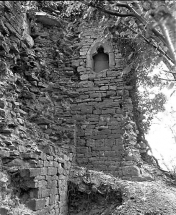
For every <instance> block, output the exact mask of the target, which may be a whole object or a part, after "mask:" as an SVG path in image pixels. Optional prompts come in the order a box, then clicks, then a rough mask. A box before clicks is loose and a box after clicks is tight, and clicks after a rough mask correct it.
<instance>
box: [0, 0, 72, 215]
mask: <svg viewBox="0 0 176 215" xmlns="http://www.w3.org/2000/svg"><path fill="white" fill-rule="evenodd" d="M0 11H1V13H0V19H1V21H0V32H1V34H0V42H1V44H0V55H1V58H0V65H1V66H0V171H1V172H0V175H2V176H3V175H7V178H8V180H7V181H6V182H2V181H0V190H2V192H1V194H2V195H1V194H0V201H1V207H2V206H3V204H6V203H7V199H9V201H11V202H13V201H15V199H16V198H17V199H19V200H18V201H19V203H18V204H14V205H15V206H14V207H15V208H16V207H18V208H19V207H20V206H19V205H23V204H24V205H25V206H26V207H28V208H30V209H31V210H32V212H31V214H35V213H36V214H67V180H68V174H69V169H70V167H71V163H72V159H73V152H74V142H75V139H74V132H75V123H74V120H72V117H71V115H70V108H69V107H70V102H71V101H72V100H74V98H75V96H76V93H75V90H74V88H75V82H74V80H75V79H76V77H75V76H74V74H73V69H72V68H71V67H70V65H69V63H66V62H63V61H62V63H60V61H61V57H60V55H59V54H58V52H60V54H62V55H63V56H62V58H63V59H64V56H65V55H66V51H67V50H66V48H67V47H66V48H65V49H64V51H65V53H63V50H61V47H63V46H62V44H59V42H58V39H60V37H62V36H63V35H62V30H61V27H60V25H58V23H59V21H58V20H57V19H55V18H53V17H52V16H48V17H47V18H48V20H49V24H50V22H51V23H52V24H53V23H54V26H52V25H49V24H48V23H47V24H46V23H43V22H42V20H41V22H38V19H40V18H41V16H40V15H38V14H33V15H31V16H32V17H33V19H31V18H30V16H29V17H28V16H27V15H26V11H25V10H24V8H23V10H22V7H21V3H20V2H14V1H12V2H8V1H5V2H1V3H0ZM34 19H35V21H34ZM53 20H54V21H53ZM59 49H60V50H59ZM68 58H69V56H68ZM72 79H74V80H72ZM1 179H2V180H3V177H1ZM1 179H0V180H1ZM1 182H2V183H3V184H1ZM4 183H5V184H4ZM1 188H2V189H1ZM15 208H13V207H11V208H8V209H7V211H8V212H10V211H12V213H13V209H14V210H15ZM1 209H2V210H4V208H0V211H2V210H1ZM21 214H25V212H21Z"/></svg>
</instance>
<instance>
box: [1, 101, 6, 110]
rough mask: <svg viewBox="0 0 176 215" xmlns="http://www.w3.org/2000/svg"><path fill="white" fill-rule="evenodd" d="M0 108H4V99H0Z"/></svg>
mask: <svg viewBox="0 0 176 215" xmlns="http://www.w3.org/2000/svg"><path fill="white" fill-rule="evenodd" d="M0 108H2V109H4V108H5V101H4V100H2V99H0Z"/></svg>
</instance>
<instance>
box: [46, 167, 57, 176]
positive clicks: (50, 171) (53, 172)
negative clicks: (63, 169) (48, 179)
mask: <svg viewBox="0 0 176 215" xmlns="http://www.w3.org/2000/svg"><path fill="white" fill-rule="evenodd" d="M56 174H57V168H56V167H48V175H56Z"/></svg>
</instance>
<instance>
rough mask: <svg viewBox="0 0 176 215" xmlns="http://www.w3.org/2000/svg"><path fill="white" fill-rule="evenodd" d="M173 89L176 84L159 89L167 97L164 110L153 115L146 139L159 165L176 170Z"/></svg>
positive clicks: (175, 128) (175, 104)
mask: <svg viewBox="0 0 176 215" xmlns="http://www.w3.org/2000/svg"><path fill="white" fill-rule="evenodd" d="M155 72H157V69H156V71H155ZM172 79H173V78H172ZM170 83H174V82H170ZM174 90H176V84H174V86H173V87H172V88H171V89H169V86H167V87H165V88H163V89H162V90H161V91H162V92H163V93H164V94H165V95H166V98H167V101H166V104H165V105H164V106H165V111H164V112H160V113H158V114H157V115H156V116H155V117H154V119H153V121H152V125H151V127H150V130H149V132H148V134H147V135H146V139H147V140H148V142H149V144H150V146H151V148H152V150H153V155H154V156H155V157H156V158H157V159H158V161H159V164H160V166H161V167H162V168H163V169H165V170H174V169H175V171H176V92H174ZM172 92H174V93H173V94H172ZM171 94H172V96H171ZM174 111H175V113H174ZM174 124H175V126H174ZM174 134H175V136H174Z"/></svg>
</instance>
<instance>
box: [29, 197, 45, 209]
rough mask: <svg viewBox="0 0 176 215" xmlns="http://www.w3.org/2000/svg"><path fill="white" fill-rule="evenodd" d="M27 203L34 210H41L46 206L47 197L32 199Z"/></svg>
mask: <svg viewBox="0 0 176 215" xmlns="http://www.w3.org/2000/svg"><path fill="white" fill-rule="evenodd" d="M26 205H27V207H29V208H30V209H31V210H33V211H37V210H41V209H43V208H44V207H45V199H31V200H29V201H28V202H27V204H26Z"/></svg>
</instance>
